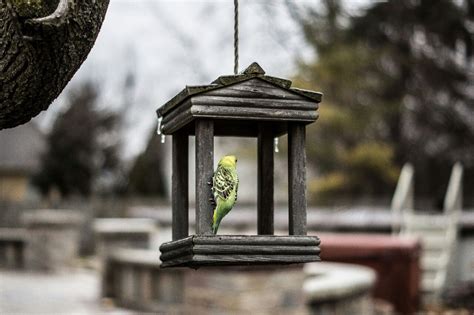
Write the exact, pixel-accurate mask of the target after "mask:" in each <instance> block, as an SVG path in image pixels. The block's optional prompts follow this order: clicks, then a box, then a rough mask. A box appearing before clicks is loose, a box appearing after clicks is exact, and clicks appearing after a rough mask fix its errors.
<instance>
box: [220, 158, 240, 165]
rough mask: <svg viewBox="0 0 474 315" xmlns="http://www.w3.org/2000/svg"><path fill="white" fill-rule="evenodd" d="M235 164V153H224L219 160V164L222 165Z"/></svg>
mask: <svg viewBox="0 0 474 315" xmlns="http://www.w3.org/2000/svg"><path fill="white" fill-rule="evenodd" d="M236 164H237V158H236V157H235V155H226V156H224V157H223V158H222V159H221V160H220V161H219V166H222V167H235V166H236Z"/></svg>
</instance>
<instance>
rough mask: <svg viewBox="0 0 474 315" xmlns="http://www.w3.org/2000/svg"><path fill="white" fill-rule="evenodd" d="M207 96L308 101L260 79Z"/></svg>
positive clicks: (225, 88)
mask: <svg viewBox="0 0 474 315" xmlns="http://www.w3.org/2000/svg"><path fill="white" fill-rule="evenodd" d="M204 94H205V95H208V96H231V97H247V98H248V97H252V98H267V99H269V98H278V99H293V100H302V101H307V102H308V101H309V100H308V98H307V97H303V96H301V95H299V94H296V93H292V92H290V91H288V90H284V89H281V88H280V87H277V86H275V85H274V84H271V83H269V82H266V81H263V80H260V79H257V78H255V79H251V80H248V81H244V82H240V83H238V84H234V85H229V86H226V87H224V88H221V89H216V90H211V91H208V92H205V93H204Z"/></svg>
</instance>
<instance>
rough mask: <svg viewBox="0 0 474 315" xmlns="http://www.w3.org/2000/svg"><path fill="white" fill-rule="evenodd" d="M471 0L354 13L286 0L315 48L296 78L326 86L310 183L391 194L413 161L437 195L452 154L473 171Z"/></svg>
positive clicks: (333, 3)
mask: <svg viewBox="0 0 474 315" xmlns="http://www.w3.org/2000/svg"><path fill="white" fill-rule="evenodd" d="M473 3H474V2H472V1H465V2H460V1H449V0H444V1H438V2H436V3H433V2H432V1H426V0H425V1H423V0H421V1H409V0H403V1H399V0H397V1H394V0H389V1H385V2H375V3H372V4H370V5H368V7H367V8H366V9H364V10H362V11H360V12H359V14H358V15H357V16H350V15H349V14H348V13H347V12H346V11H345V10H344V9H345V8H344V7H343V6H342V5H341V2H340V1H337V0H325V1H324V2H323V4H324V5H323V6H322V7H317V8H311V7H307V8H305V10H300V9H301V7H298V6H295V5H294V4H292V3H291V2H289V1H288V7H289V9H290V12H291V13H292V14H293V16H294V17H295V18H296V19H297V20H298V21H299V22H300V23H301V26H302V29H303V31H304V34H305V36H306V38H307V40H308V43H310V44H311V45H312V47H314V49H315V52H316V53H315V56H316V58H315V60H313V61H312V62H309V63H301V65H300V70H299V73H298V75H297V76H296V78H295V79H296V80H295V81H296V84H298V85H300V86H302V87H305V88H310V89H318V90H322V91H323V92H324V93H325V99H324V104H323V105H322V106H321V113H320V115H321V117H322V119H321V121H319V122H318V124H316V126H315V128H311V129H310V131H309V132H308V139H309V142H310V143H314V146H310V151H309V154H312V155H313V156H314V159H313V161H315V166H316V167H317V168H318V169H319V171H320V172H321V175H322V177H321V178H320V179H318V180H317V181H315V182H313V183H311V182H310V186H309V189H310V191H312V192H313V193H315V194H318V193H322V192H326V193H328V194H329V195H331V193H336V192H337V193H340V192H341V191H342V192H347V193H357V194H360V193H373V192H374V193H375V192H376V193H383V192H386V193H391V192H392V191H393V184H394V183H395V179H396V173H397V171H396V170H397V167H399V166H401V164H403V162H405V161H408V160H410V161H412V162H414V163H415V167H416V170H417V176H416V178H417V180H418V182H417V192H418V193H421V194H424V195H425V194H430V195H435V196H439V195H440V194H444V191H445V190H444V189H445V187H446V184H447V178H448V176H449V170H450V168H451V166H452V164H453V163H454V162H455V161H458V160H459V161H462V162H463V164H464V165H465V166H467V167H468V172H469V168H470V169H471V170H472V168H473V166H474V155H473V154H472V152H474V121H473V120H472V117H474V107H473V106H472V104H473V101H474V98H473V95H472V93H471V92H470V91H469V88H468V87H469V85H470V84H471V83H472V77H471V75H470V71H471V69H472V68H471V67H470V66H469V65H470V62H471V57H472V47H473V34H472V30H471V29H470V28H469V25H471V24H472V22H473V16H474V15H473V13H474V6H473ZM316 10H318V11H316ZM326 179H327V180H326ZM441 197H442V196H441ZM435 198H437V199H439V198H438V197H435Z"/></svg>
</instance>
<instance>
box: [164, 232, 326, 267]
mask: <svg viewBox="0 0 474 315" xmlns="http://www.w3.org/2000/svg"><path fill="white" fill-rule="evenodd" d="M319 244H320V240H319V238H318V237H316V236H298V235H289V236H276V235H191V236H188V237H186V238H184V239H180V240H176V241H171V242H168V243H164V244H163V245H161V246H160V251H161V256H160V260H161V268H168V267H190V268H195V269H197V268H199V267H204V266H247V265H283V264H295V263H307V262H314V261H320V260H321V259H320V257H319V253H320V249H319Z"/></svg>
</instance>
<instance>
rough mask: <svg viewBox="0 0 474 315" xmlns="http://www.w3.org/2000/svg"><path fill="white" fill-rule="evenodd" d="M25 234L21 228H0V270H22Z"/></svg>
mask: <svg viewBox="0 0 474 315" xmlns="http://www.w3.org/2000/svg"><path fill="white" fill-rule="evenodd" d="M26 233H27V231H26V229H21V228H15V229H10V228H0V268H5V269H22V268H24V265H25V262H24V261H25V258H24V255H25V246H26V240H27V238H26V235H27V234H26Z"/></svg>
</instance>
